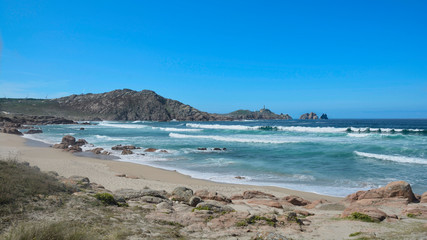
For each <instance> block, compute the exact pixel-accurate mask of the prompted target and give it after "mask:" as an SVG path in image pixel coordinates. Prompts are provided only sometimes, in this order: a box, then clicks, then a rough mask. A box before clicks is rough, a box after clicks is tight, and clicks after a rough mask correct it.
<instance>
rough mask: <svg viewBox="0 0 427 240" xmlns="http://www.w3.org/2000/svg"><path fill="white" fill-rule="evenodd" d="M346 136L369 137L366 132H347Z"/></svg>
mask: <svg viewBox="0 0 427 240" xmlns="http://www.w3.org/2000/svg"><path fill="white" fill-rule="evenodd" d="M347 136H349V137H355V138H364V137H369V136H371V135H370V134H367V133H348V134H347Z"/></svg>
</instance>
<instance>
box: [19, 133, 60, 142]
mask: <svg viewBox="0 0 427 240" xmlns="http://www.w3.org/2000/svg"><path fill="white" fill-rule="evenodd" d="M37 135H39V134H24V135H23V136H22V137H24V138H27V139H30V140H34V141H39V142H43V143H46V144H56V143H57V142H55V141H53V140H52V139H47V138H38V137H36V136H37Z"/></svg>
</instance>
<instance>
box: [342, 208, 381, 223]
mask: <svg viewBox="0 0 427 240" xmlns="http://www.w3.org/2000/svg"><path fill="white" fill-rule="evenodd" d="M354 213H361V214H365V215H367V216H369V217H370V219H372V221H375V222H380V221H382V220H384V219H386V218H387V214H386V213H385V212H383V211H381V210H379V209H378V208H375V207H361V206H351V207H348V208H346V209H345V210H344V212H343V213H342V214H341V217H343V218H347V217H350V216H351V215H352V214H354ZM365 221H370V220H369V218H368V219H365Z"/></svg>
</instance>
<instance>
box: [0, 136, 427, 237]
mask: <svg viewBox="0 0 427 240" xmlns="http://www.w3.org/2000/svg"><path fill="white" fill-rule="evenodd" d="M0 156H1V157H2V158H12V159H13V158H15V159H16V160H18V161H25V162H28V163H30V165H31V166H38V167H39V168H40V170H42V171H46V172H47V171H55V172H57V173H58V174H59V175H60V176H64V177H66V178H68V177H71V176H84V177H88V178H89V179H90V182H92V183H97V184H100V185H102V186H104V187H105V189H108V190H110V191H112V192H115V191H117V190H120V189H133V190H135V191H144V189H146V188H149V189H153V190H165V191H166V192H172V191H174V189H175V188H177V187H187V188H190V189H192V190H193V191H197V190H207V191H209V192H218V193H219V194H222V195H225V196H226V197H231V196H233V195H241V194H242V193H243V192H245V191H250V190H252V191H260V192H263V194H264V193H267V194H272V195H274V196H272V195H271V196H272V198H270V197H268V196H267V197H265V195H264V197H263V199H258V198H257V197H254V198H253V199H243V200H238V199H237V200H233V202H232V203H231V201H230V203H229V204H228V206H231V207H232V209H233V210H232V212H231V213H229V214H225V215H222V214H219V213H216V214H214V215H212V213H209V211H208V212H203V211H201V212H198V211H196V212H194V209H193V208H192V207H190V206H188V205H187V204H183V203H182V202H171V201H170V200H161V199H160V200H161V201H162V202H163V203H162V204H158V203H157V204H156V203H153V202H151V201H153V200H150V199H151V198H150V197H148V199H145V200H138V199H134V200H131V199H130V200H129V201H128V202H129V204H130V206H131V207H130V208H128V209H122V210H121V209H120V208H117V209H115V210H114V211H117V212H116V217H117V218H118V219H122V220H121V221H124V220H125V219H128V218H127V217H126V214H133V215H135V212H134V211H136V210H137V209H143V208H145V209H149V211H150V213H149V214H148V215H146V214H147V213H144V214H143V215H138V216H139V217H141V216H142V219H141V220H140V221H143V222H146V223H149V224H158V223H159V221H160V223H162V221H163V223H164V222H165V221H166V222H169V223H170V222H172V223H180V224H181V223H182V225H179V226H181V229H180V230H177V231H179V234H183V235H184V236H188V237H189V238H190V239H212V238H215V239H253V237H254V236H255V235H257V234H264V233H266V234H280V235H277V236H287V237H290V238H291V239H348V238H349V237H352V236H358V235H361V236H367V237H368V238H366V239H383V238H377V236H383V237H385V238H384V239H389V237H391V236H393V237H395V236H403V238H402V239H420V237H421V236H423V234H424V232H425V229H426V227H427V225H426V224H425V220H423V218H424V217H423V216H424V214H425V213H424V212H423V211H425V207H426V205H425V204H414V203H412V204H411V203H410V204H409V205H408V202H407V201H406V200H405V199H389V200H385V199H377V200H375V199H374V200H371V199H365V200H361V201H356V202H355V203H351V202H349V201H348V199H346V201H343V200H344V199H343V198H337V197H330V196H324V195H318V194H314V193H308V192H302V191H295V190H290V189H284V188H278V187H261V186H251V185H243V184H242V185H239V184H224V183H217V182H212V181H207V180H200V179H194V178H191V177H189V176H186V175H183V174H180V173H178V172H175V171H167V170H163V169H158V168H154V167H150V166H145V165H140V164H135V163H129V162H121V161H118V160H102V159H97V158H91V157H80V156H76V155H73V154H71V153H69V152H64V151H62V150H60V149H54V148H51V147H49V146H47V145H45V144H41V143H37V142H32V140H28V139H26V138H23V137H20V136H16V135H11V134H2V133H0ZM123 174H125V175H126V176H127V177H119V176H117V175H123ZM84 194H89V195H88V196H91V195H90V193H83V195H84ZM289 195H296V196H299V197H301V198H303V199H306V200H309V201H311V202H313V201H314V202H317V203H316V204H315V205H313V206H312V207H309V206H302V205H299V204H290V203H283V201H282V202H281V203H282V204H284V205H281V206H275V204H277V203H278V201H277V199H283V198H285V197H286V196H289ZM77 196H79V195H77ZM141 199H143V198H141ZM155 199H157V200H159V199H158V198H155ZM320 199H323V200H322V201H323V202H319V201H316V200H320ZM366 200H368V201H366ZM79 201H80V200H79ZM147 201H148V202H147ZM164 201H166V202H164ZM214 202H215V201H214ZM166 203H167V204H166ZM168 204H169V205H168ZM206 204H210V203H209V201H207V203H206ZM215 204H219V202H216V203H215ZM165 205H168V207H166V209H165V208H163V207H164V206H165ZM162 206H163V207H162ZM371 206H376V207H377V209H376V210H372V207H371ZM344 209H345V210H344ZM347 209H349V210H347ZM410 209H412V211H413V210H415V212H414V213H415V214H413V215H414V216H420V217H419V218H418V217H415V218H410V217H407V216H409V215H406V214H407V213H408V211H411V210H410ZM343 210H344V212H346V211H347V212H348V211H350V212H353V211H356V212H357V211H367V212H366V213H368V214H370V216H373V217H377V216H379V217H381V216H384V217H385V218H386V219H385V220H383V218H382V219H381V220H383V221H382V222H381V223H372V222H369V221H368V222H364V221H354V220H350V219H348V218H345V217H344V218H343V217H342V214H343V213H344V212H343ZM64 211H71V210H64ZM145 211H147V210H145ZM165 211H166V212H165ZM370 211H374V212H370ZM382 211H385V212H386V213H384V212H382ZM290 213H298V218H300V219H302V222H300V223H301V224H300V225H298V224H297V222H295V221H293V220H289V216H290V215H289V214H290ZM58 214H59V215H58V217H57V218H62V217H60V216H62V215H61V213H58ZM67 214H68V213H67ZM74 214H77V216H78V213H74ZM378 214H379V215H378ZM418 214H419V215H418ZM88 216H89V215H88ZM251 216H252V217H254V216H255V217H256V216H258V217H259V216H263V217H264V218H265V219H268V218H269V217H270V216H273V218H274V219H276V218H277V219H278V220H277V221H278V222H277V224H278V225H280V224H282V225H283V227H276V223H274V225H275V226H274V227H272V226H269V225H268V224H261V225H260V224H255V225H253V226H251V225H252V224H249V225H248V224H247V222H245V224H246V225H244V226H243V228H242V227H240V226H238V225H239V222H236V221H238V220H237V219H250V217H251ZM286 216H287V217H286ZM295 216H297V215H295ZM206 219H208V220H206ZM212 219H214V220H212ZM281 219H282V220H281ZM295 219H297V218H295ZM113 220H114V219H113ZM381 220H380V221H381ZM111 221H112V220H111V219H109V220H108V224H113V223H114V222H111ZM115 221H116V220H115ZM126 221H129V223H132V224H131V225H129V226H133V227H131V228H132V229H133V230H132V231H138V226H139V225H134V220H126ZM245 221H246V220H245ZM298 221H300V220H298ZM227 224H231V225H230V226H228V227H227ZM143 225H144V224H143ZM144 226H146V225H144ZM206 227H209V229H210V230H207V229H206ZM145 228H147V229H148V230H147V231H151V230H150V229H154V228H155V227H151V228H150V227H149V226H146V227H145ZM161 229H164V228H161ZM218 229H222V230H221V231H217V230H218ZM242 229H246V230H244V231H243V230H242ZM331 233H333V234H331ZM151 234H154V235H155V234H156V233H151ZM154 235H144V236H146V237H147V238H149V237H148V236H154ZM234 236H240V237H234ZM147 238H145V237H141V239H147ZM138 239H140V238H138ZM262 239H264V238H262ZM274 239H275V238H274ZM350 239H351V238H350ZM396 239H397V238H396Z"/></svg>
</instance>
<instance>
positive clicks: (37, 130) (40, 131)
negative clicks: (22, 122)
mask: <svg viewBox="0 0 427 240" xmlns="http://www.w3.org/2000/svg"><path fill="white" fill-rule="evenodd" d="M38 133H43V130H41V129H30V130H28V131H27V132H26V133H25V134H38Z"/></svg>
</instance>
